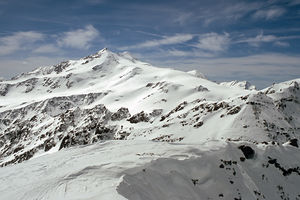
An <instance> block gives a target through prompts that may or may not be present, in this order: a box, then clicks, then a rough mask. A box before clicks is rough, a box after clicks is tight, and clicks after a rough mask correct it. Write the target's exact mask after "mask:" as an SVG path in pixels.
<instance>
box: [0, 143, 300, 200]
mask: <svg viewBox="0 0 300 200" xmlns="http://www.w3.org/2000/svg"><path fill="white" fill-rule="evenodd" d="M242 144H244V145H250V146H251V147H252V148H253V149H254V151H255V155H254V157H253V158H251V159H245V160H244V161H241V157H242V158H244V157H245V156H244V154H243V153H242V151H241V150H239V149H238V147H239V146H241V145H242ZM274 159H276V161H277V162H278V163H279V165H280V166H282V167H283V168H284V169H286V170H288V169H290V168H295V169H296V170H295V171H293V172H291V173H290V174H283V172H282V171H281V170H280V169H279V168H276V166H275V164H274V163H273V160H274ZM299 159H300V151H299V149H298V148H295V147H293V146H290V145H284V146H282V145H281V146H279V145H272V144H260V145H253V144H247V143H246V144H245V143H233V142H222V141H207V142H205V143H199V144H185V143H175V144H172V143H164V142H151V141H135V140H133V141H105V142H100V143H97V144H93V145H87V146H80V147H75V148H69V149H64V150H61V151H59V152H57V153H54V154H49V155H44V156H41V157H38V158H35V159H31V160H29V161H26V162H23V163H21V164H17V165H12V166H9V167H4V168H1V169H0V177H1V179H0V180H1V183H2V184H1V185H0V192H1V197H0V199H16V200H17V199H20V200H21V199H22V200H27V199H28V200H32V199H56V200H57V199H70V200H71V199H72V200H74V199H85V200H94V199H95V200H96V199H107V200H108V199H132V200H140V199H143V200H156V199H191V200H192V199H274V200H276V199H299V195H300V192H299V181H300V176H299V174H300V169H299ZM271 163H273V164H271Z"/></svg>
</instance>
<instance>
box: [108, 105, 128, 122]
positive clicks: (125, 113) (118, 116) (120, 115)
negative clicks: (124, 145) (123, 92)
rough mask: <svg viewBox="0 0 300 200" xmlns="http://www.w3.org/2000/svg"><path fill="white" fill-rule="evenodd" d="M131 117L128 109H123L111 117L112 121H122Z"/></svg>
mask: <svg viewBox="0 0 300 200" xmlns="http://www.w3.org/2000/svg"><path fill="white" fill-rule="evenodd" d="M130 116H131V115H130V113H129V110H128V108H124V107H122V108H120V109H119V110H118V111H117V112H115V113H113V114H112V115H111V120H112V121H120V120H122V119H125V118H128V117H130Z"/></svg>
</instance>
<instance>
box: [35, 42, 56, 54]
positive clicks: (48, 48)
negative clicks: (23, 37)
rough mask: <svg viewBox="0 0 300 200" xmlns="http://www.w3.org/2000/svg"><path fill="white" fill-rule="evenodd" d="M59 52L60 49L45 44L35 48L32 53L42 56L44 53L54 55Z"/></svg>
mask: <svg viewBox="0 0 300 200" xmlns="http://www.w3.org/2000/svg"><path fill="white" fill-rule="evenodd" d="M59 51H61V49H59V48H58V47H57V46H55V45H54V44H45V45H41V46H39V47H37V48H36V49H34V50H33V51H32V52H33V53H39V54H44V53H55V52H59Z"/></svg>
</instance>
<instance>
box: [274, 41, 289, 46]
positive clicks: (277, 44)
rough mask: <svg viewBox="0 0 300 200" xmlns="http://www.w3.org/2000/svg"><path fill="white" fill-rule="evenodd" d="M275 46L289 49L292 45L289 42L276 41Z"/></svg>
mask: <svg viewBox="0 0 300 200" xmlns="http://www.w3.org/2000/svg"><path fill="white" fill-rule="evenodd" d="M274 45H276V46H279V47H289V46H290V44H289V43H288V42H282V41H276V42H275V43H274Z"/></svg>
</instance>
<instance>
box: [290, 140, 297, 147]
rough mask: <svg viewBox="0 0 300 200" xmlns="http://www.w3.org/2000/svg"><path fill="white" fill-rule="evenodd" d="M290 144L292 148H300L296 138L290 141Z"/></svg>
mask: <svg viewBox="0 0 300 200" xmlns="http://www.w3.org/2000/svg"><path fill="white" fill-rule="evenodd" d="M289 144H290V145H292V146H294V147H299V146H298V139H296V138H294V139H291V140H290V141H289Z"/></svg>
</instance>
